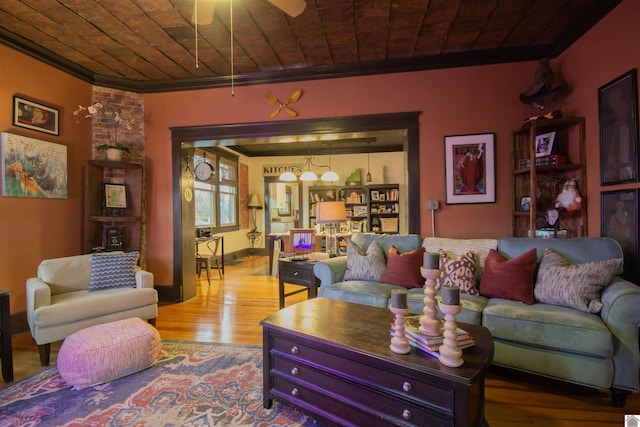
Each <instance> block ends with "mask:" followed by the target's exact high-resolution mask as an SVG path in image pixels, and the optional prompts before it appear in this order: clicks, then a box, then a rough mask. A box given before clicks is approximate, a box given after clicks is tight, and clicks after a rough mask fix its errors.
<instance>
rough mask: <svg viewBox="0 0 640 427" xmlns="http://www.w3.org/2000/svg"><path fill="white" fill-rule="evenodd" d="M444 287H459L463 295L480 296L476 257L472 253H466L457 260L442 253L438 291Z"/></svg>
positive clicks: (437, 282)
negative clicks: (477, 282) (477, 284)
mask: <svg viewBox="0 0 640 427" xmlns="http://www.w3.org/2000/svg"><path fill="white" fill-rule="evenodd" d="M443 286H457V287H459V288H460V292H462V293H463V294H469V295H480V293H479V292H478V289H477V288H476V257H475V255H474V253H473V252H472V251H467V252H464V253H462V254H460V255H458V256H457V257H456V258H455V259H450V258H449V257H448V256H447V253H446V252H445V251H443V250H441V251H440V277H438V278H437V279H436V289H441V288H442V287H443Z"/></svg>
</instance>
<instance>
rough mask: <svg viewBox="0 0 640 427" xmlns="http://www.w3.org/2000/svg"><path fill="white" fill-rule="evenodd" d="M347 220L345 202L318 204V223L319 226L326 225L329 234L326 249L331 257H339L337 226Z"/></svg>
mask: <svg viewBox="0 0 640 427" xmlns="http://www.w3.org/2000/svg"><path fill="white" fill-rule="evenodd" d="M346 220H347V212H346V210H345V207H344V202H318V204H317V205H316V222H317V223H318V224H326V226H327V231H328V232H329V236H328V237H327V244H326V249H325V250H326V252H327V253H328V254H329V256H332V257H334V256H336V255H338V239H337V237H336V224H337V223H340V222H343V221H346Z"/></svg>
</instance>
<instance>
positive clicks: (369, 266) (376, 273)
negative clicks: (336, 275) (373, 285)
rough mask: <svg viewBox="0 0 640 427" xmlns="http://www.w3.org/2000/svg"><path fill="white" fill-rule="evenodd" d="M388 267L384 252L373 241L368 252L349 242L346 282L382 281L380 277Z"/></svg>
mask: <svg viewBox="0 0 640 427" xmlns="http://www.w3.org/2000/svg"><path fill="white" fill-rule="evenodd" d="M386 266H387V263H386V259H385V257H384V252H382V248H381V247H380V245H379V244H378V242H376V241H373V242H371V244H370V245H369V247H368V248H367V249H366V252H365V251H364V250H363V249H361V248H360V246H358V245H357V244H355V243H353V242H352V241H351V240H348V241H347V271H345V273H344V279H345V280H374V281H380V277H381V276H382V273H384V270H385V268H386Z"/></svg>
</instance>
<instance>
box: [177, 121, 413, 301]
mask: <svg viewBox="0 0 640 427" xmlns="http://www.w3.org/2000/svg"><path fill="white" fill-rule="evenodd" d="M419 116H420V112H416V111H413V112H405V113H389V114H373V115H364V116H346V117H332V118H317V119H307V120H286V121H277V122H255V123H233V124H223V125H203V126H182V127H172V128H170V130H171V155H172V160H171V164H172V171H173V172H172V175H173V176H172V185H173V191H172V201H173V237H174V238H173V283H174V285H173V287H174V288H176V289H174V290H173V292H171V293H170V294H171V295H173V297H172V298H171V299H172V300H173V299H174V298H178V300H179V301H182V300H183V295H182V287H183V281H184V280H185V279H186V276H185V273H186V272H189V271H190V269H188V268H187V271H183V265H188V263H189V262H190V260H191V259H192V258H193V254H189V251H188V250H187V248H188V247H191V246H193V234H194V233H193V227H191V230H189V231H190V232H189V233H186V234H187V236H188V237H189V239H188V240H185V237H186V236H185V232H186V231H187V228H188V227H189V224H188V221H186V222H185V221H183V219H182V211H183V208H182V193H183V190H184V188H183V186H184V182H183V180H182V169H183V168H182V167H181V161H183V159H182V143H183V142H192V143H193V144H194V145H198V146H204V145H208V146H230V145H233V142H234V140H235V139H236V138H260V137H273V136H279V135H308V134H326V133H343V132H367V131H381V130H397V129H402V130H406V133H407V137H406V141H405V142H404V147H403V151H405V152H406V155H407V176H408V177H409V179H408V180H407V193H408V194H407V207H408V212H407V214H408V218H407V228H408V232H409V233H413V234H420V179H419V176H420V157H419V152H420V134H419ZM192 225H193V226H195V225H194V224H192ZM194 271H195V270H194Z"/></svg>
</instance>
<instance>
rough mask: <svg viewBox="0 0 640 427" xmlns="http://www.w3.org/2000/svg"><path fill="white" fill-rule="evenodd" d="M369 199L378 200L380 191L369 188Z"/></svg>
mask: <svg viewBox="0 0 640 427" xmlns="http://www.w3.org/2000/svg"><path fill="white" fill-rule="evenodd" d="M371 200H374V201H378V200H380V193H378V190H371Z"/></svg>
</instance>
